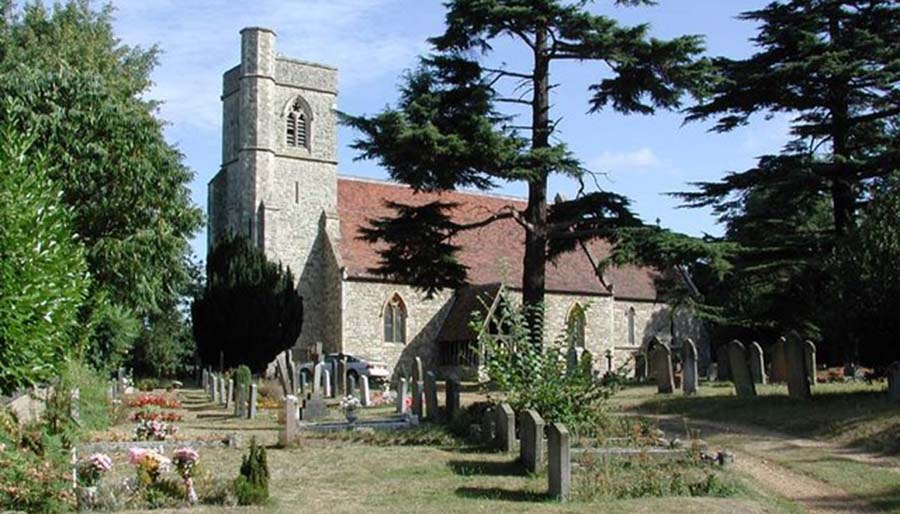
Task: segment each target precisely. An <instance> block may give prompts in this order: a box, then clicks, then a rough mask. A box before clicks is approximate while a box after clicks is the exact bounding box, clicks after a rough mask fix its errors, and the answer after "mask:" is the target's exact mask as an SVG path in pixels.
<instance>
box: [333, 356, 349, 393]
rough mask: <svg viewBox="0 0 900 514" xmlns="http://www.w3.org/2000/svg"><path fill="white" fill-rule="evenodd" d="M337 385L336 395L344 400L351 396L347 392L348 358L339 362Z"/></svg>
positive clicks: (343, 358)
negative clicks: (345, 397)
mask: <svg viewBox="0 0 900 514" xmlns="http://www.w3.org/2000/svg"><path fill="white" fill-rule="evenodd" d="M335 383H336V384H337V391H335V395H339V396H341V397H342V398H343V397H344V396H350V393H349V392H348V391H347V357H342V358H341V360H339V361H337V376H336V377H335Z"/></svg>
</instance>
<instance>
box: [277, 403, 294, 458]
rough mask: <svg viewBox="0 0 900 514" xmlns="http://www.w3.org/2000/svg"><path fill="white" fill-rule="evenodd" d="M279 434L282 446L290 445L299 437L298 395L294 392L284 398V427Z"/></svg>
mask: <svg viewBox="0 0 900 514" xmlns="http://www.w3.org/2000/svg"><path fill="white" fill-rule="evenodd" d="M278 435H279V438H278V442H279V443H281V445H282V446H288V445H290V444H291V443H293V442H294V440H296V438H297V397H296V396H294V395H292V394H289V395H287V397H286V398H285V399H284V428H283V429H282V430H281V433H279V434H278Z"/></svg>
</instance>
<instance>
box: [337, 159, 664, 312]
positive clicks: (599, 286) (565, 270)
mask: <svg viewBox="0 0 900 514" xmlns="http://www.w3.org/2000/svg"><path fill="white" fill-rule="evenodd" d="M435 200H442V201H445V202H453V203H458V204H460V205H459V206H458V207H456V208H455V209H454V210H453V211H452V215H453V218H454V220H455V221H456V222H458V223H468V222H474V221H478V220H481V219H484V218H485V217H487V216H489V215H491V214H493V213H495V212H497V211H499V210H501V209H502V208H503V207H505V206H509V205H512V206H514V207H516V208H518V209H524V207H525V204H526V202H525V201H524V200H522V199H518V198H511V197H503V196H495V195H487V194H478V193H469V192H458V191H454V192H445V193H440V194H438V193H419V194H415V193H414V192H413V190H412V189H411V188H409V187H407V186H403V185H399V184H393V183H389V182H378V181H373V180H366V179H355V178H346V177H340V178H338V217H339V219H340V224H341V245H340V247H341V258H342V259H343V263H344V266H345V270H346V273H347V276H348V277H349V278H362V279H381V277H380V276H378V275H377V274H375V273H373V272H372V271H371V269H372V268H376V267H377V266H378V262H379V256H378V249H379V248H378V245H372V244H370V243H367V242H365V241H362V240H360V239H359V235H360V228H361V227H364V226H367V225H368V220H370V219H372V218H378V217H383V216H390V215H392V214H393V211H392V210H391V209H389V208H387V207H386V206H385V205H384V202H385V201H392V202H398V203H407V204H424V203H428V202H432V201H435ZM453 242H454V243H455V244H458V245H460V246H461V247H462V250H461V251H460V253H459V260H460V262H462V264H464V265H466V266H468V267H469V272H468V280H469V282H470V283H471V284H496V283H502V284H506V285H507V286H508V287H511V288H513V289H518V288H519V284H521V280H522V259H523V257H524V254H525V244H524V243H525V230H524V228H522V227H521V226H520V225H519V224H518V223H516V222H515V221H514V220H512V219H504V220H499V221H496V222H494V223H492V224H490V225H487V226H485V227H482V228H478V229H474V230H468V231H465V232H462V233H460V234H459V235H457V237H456V238H455V239H454V241H453ZM587 246H588V248H589V250H590V254H591V257H589V256H588V254H587V253H586V252H584V251H582V250H581V249H579V250H576V251H572V252H568V253H566V254H563V255H561V256H559V257H558V258H557V259H556V261H555V262H548V263H547V279H546V290H547V292H550V293H553V292H556V293H574V294H599V295H609V294H610V291H609V289H607V287H606V286H612V287H613V290H614V291H615V296H616V297H617V298H627V299H638V300H654V299H656V296H657V294H656V287H655V280H656V279H657V277H659V272H658V271H656V270H653V269H651V268H645V267H638V266H621V267H614V268H609V269H607V270H606V271H605V272H604V281H605V282H606V285H604V284H603V283H602V282H601V281H600V280H599V279H598V278H597V276H596V274H595V273H594V268H593V265H592V264H591V258H593V259H594V260H595V261H599V260H601V259H603V258H605V257H606V255H607V253H608V251H609V244H608V243H607V242H605V241H600V240H597V241H592V242H590V243H589V244H588V245H587Z"/></svg>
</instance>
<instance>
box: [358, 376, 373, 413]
mask: <svg viewBox="0 0 900 514" xmlns="http://www.w3.org/2000/svg"><path fill="white" fill-rule="evenodd" d="M359 403H361V404H362V406H363V407H368V406H370V405H372V393H371V391H369V377H368V375H363V376H361V377H359Z"/></svg>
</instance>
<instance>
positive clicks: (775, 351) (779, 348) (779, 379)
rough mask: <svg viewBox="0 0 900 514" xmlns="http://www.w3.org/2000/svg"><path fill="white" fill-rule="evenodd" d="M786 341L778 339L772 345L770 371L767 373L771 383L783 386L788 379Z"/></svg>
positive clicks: (781, 338)
mask: <svg viewBox="0 0 900 514" xmlns="http://www.w3.org/2000/svg"><path fill="white" fill-rule="evenodd" d="M786 345H787V340H786V339H785V338H783V337H779V338H778V341H776V342H775V344H774V345H772V371H771V372H770V373H769V380H770V381H771V382H772V383H776V384H783V383H785V382H787V379H788V365H787V349H786Z"/></svg>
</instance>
